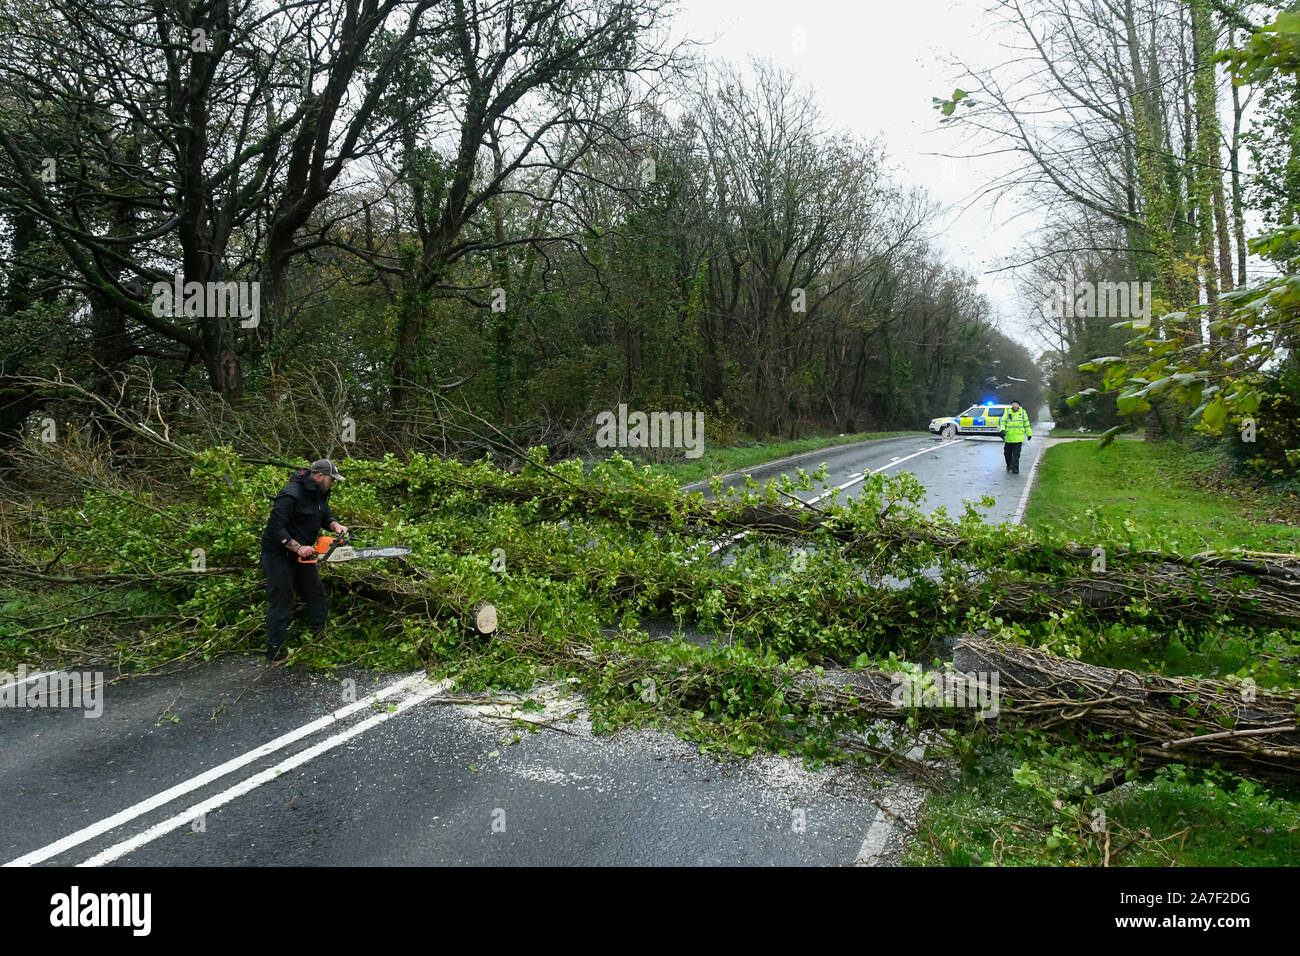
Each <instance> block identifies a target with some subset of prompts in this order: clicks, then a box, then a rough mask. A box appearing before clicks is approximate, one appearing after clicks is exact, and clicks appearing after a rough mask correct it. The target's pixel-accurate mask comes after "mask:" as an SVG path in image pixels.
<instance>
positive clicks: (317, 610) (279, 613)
mask: <svg viewBox="0 0 1300 956" xmlns="http://www.w3.org/2000/svg"><path fill="white" fill-rule="evenodd" d="M342 480H343V476H342V475H340V474H339V471H338V469H337V468H335V467H334V463H333V462H332V461H330V460H329V459H328V458H322V459H320V460H319V461H315V462H312V466H311V468H310V469H307V470H304V471H298V472H295V473H294V474H293V475H291V476H290V478H289V483H288V484H286V485H285V486H284V487H283V488H281V489H280V493H279V494H277V495H276V496H275V503H274V504H273V505H272V506H271V518H270V520H269V521H267V523H266V530H265V531H264V532H263V533H262V558H261V565H262V571H263V573H264V574H265V575H266V588H267V594H268V596H269V598H270V602H271V604H270V608H269V609H268V610H267V612H266V659H267V660H268V661H280V660H284V658H285V657H287V656H288V654H287V652H286V651H285V649H284V639H285V635H286V634H287V632H288V630H289V622H290V621H291V620H292V619H293V596H294V593H295V592H297V594H298V596H299V597H301V598H302V599H303V601H305V602H306V604H307V616H308V619H309V620H310V621H311V626H312V630H313V632H314V633H315V635H316V637H320V636H321V635H322V634H324V632H325V621H326V618H327V616H328V614H329V605H328V603H327V601H326V599H325V588H324V586H323V585H322V584H321V580H320V571H319V570H318V569H317V567H316V565H315V563H314V561H313V562H312V563H304V562H299V561H298V558H300V557H301V558H313V559H314V558H315V556H316V548H315V542H316V536H317V535H318V534H319V533H320V531H321V530H322V529H327V530H330V531H333V532H335V533H336V534H339V535H344V534H347V533H348V529H347V526H346V525H342V524H339V523H338V522H337V521H335V520H334V515H333V514H332V513H331V512H330V504H329V496H330V488H332V487H333V486H334V482H336V481H342Z"/></svg>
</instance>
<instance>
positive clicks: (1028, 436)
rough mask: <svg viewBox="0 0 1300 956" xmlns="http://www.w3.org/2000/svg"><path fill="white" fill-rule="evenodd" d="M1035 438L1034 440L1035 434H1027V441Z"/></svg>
mask: <svg viewBox="0 0 1300 956" xmlns="http://www.w3.org/2000/svg"><path fill="white" fill-rule="evenodd" d="M1033 440H1034V436H1033V435H1026V436H1025V441H1033Z"/></svg>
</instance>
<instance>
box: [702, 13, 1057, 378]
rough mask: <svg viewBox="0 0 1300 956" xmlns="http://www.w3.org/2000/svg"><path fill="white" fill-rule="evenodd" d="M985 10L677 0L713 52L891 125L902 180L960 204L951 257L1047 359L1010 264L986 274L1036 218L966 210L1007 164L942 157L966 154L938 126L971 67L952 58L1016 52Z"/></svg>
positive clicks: (878, 127) (846, 113)
mask: <svg viewBox="0 0 1300 956" xmlns="http://www.w3.org/2000/svg"><path fill="white" fill-rule="evenodd" d="M984 11H985V5H984V0H899V2H889V3H885V2H881V0H859V2H850V0H678V7H677V15H676V29H677V31H678V32H679V33H680V34H681V35H685V36H689V37H691V38H693V39H697V40H704V41H708V40H713V42H711V43H710V44H709V45H708V47H707V48H706V50H705V51H704V52H705V53H706V55H708V56H709V57H711V58H714V59H722V60H731V61H734V62H736V63H739V64H743V63H745V62H746V60H747V59H748V58H749V57H751V56H753V57H757V58H762V59H770V60H773V61H774V62H776V63H778V64H781V65H782V66H785V67H786V68H788V69H791V70H793V71H794V72H795V74H796V76H797V77H798V78H799V80H800V81H801V82H802V83H803V84H805V85H807V86H808V87H810V88H812V89H813V90H814V91H816V94H817V102H818V104H819V105H820V107H821V108H822V110H823V111H824V113H825V115H826V117H827V118H828V119H829V120H830V122H831V123H832V124H833V125H835V126H840V127H843V128H847V129H850V130H853V131H854V132H857V133H859V134H862V135H864V136H875V135H877V134H883V141H884V143H885V145H886V148H887V149H888V151H889V158H890V162H891V163H892V165H893V166H894V167H895V168H896V170H897V172H898V176H899V178H900V179H901V180H903V181H905V182H909V183H913V184H916V185H920V186H923V187H925V188H926V189H927V190H928V191H929V192H930V194H931V195H932V196H934V197H935V198H936V199H938V200H939V201H940V202H942V203H944V204H945V206H948V207H951V211H950V213H949V214H948V215H947V216H945V218H944V221H943V222H942V223H939V224H936V228H935V229H934V230H933V231H934V232H935V233H936V234H938V235H940V236H942V237H943V238H942V239H941V240H940V242H942V244H943V245H944V246H946V248H947V252H948V259H949V261H950V262H952V263H953V264H955V265H958V266H960V267H962V268H964V269H966V270H967V271H969V272H971V273H973V274H974V275H975V276H976V277H977V278H978V279H979V282H980V287H981V289H982V291H983V292H984V294H985V295H986V296H987V297H988V298H989V300H990V302H991V303H992V304H993V307H994V310H995V312H996V314H997V317H998V319H999V322H1000V325H1001V328H1002V331H1003V332H1004V333H1005V334H1007V335H1009V336H1010V337H1011V338H1014V339H1016V340H1017V341H1019V342H1021V343H1022V344H1024V345H1026V346H1028V347H1029V348H1030V351H1031V353H1032V354H1034V356H1035V357H1037V355H1038V351H1039V349H1040V348H1041V346H1039V345H1038V344H1037V343H1035V342H1033V341H1032V339H1031V337H1030V335H1029V334H1028V331H1027V323H1028V322H1030V321H1032V320H1033V316H1032V315H1028V314H1026V313H1027V312H1028V311H1029V310H1027V309H1026V308H1025V307H1024V306H1023V305H1021V304H1020V302H1019V300H1018V298H1017V296H1016V294H1015V291H1014V289H1013V287H1012V283H1011V273H1001V274H997V275H989V274H986V273H987V272H988V270H990V269H996V268H998V267H1000V266H1002V265H1005V264H1006V262H1007V261H1008V257H1009V256H1011V255H1013V254H1014V253H1015V252H1016V251H1017V247H1018V245H1019V240H1020V238H1021V237H1022V236H1024V235H1027V234H1028V233H1029V232H1030V231H1032V229H1033V228H1034V227H1035V226H1036V225H1037V222H1036V220H1033V219H1030V218H1028V217H1023V216H1022V217H1019V218H1013V213H1014V212H1015V208H1014V205H1013V204H1011V203H1008V202H1007V201H1005V200H1004V201H1003V202H1001V203H1000V204H999V206H998V208H997V210H996V212H995V211H994V210H993V209H992V206H991V202H989V201H982V202H980V203H978V204H976V205H974V206H973V207H971V208H968V209H966V210H965V211H964V212H960V213H959V212H958V209H959V207H961V206H963V205H965V201H966V200H967V198H968V196H969V194H970V193H971V192H972V191H973V190H977V189H978V188H979V187H980V186H982V185H983V184H984V182H985V181H987V180H988V179H990V178H992V175H994V174H995V173H996V169H997V167H992V166H988V165H985V163H987V162H988V161H979V162H975V161H958V162H954V161H952V160H944V159H943V158H942V157H940V156H937V155H932V154H938V153H944V152H948V153H953V154H960V153H961V152H962V148H961V145H960V136H961V134H960V132H959V131H957V130H951V129H947V128H944V127H941V126H940V125H939V122H938V121H939V119H940V116H939V114H938V113H937V112H936V111H935V110H934V108H933V105H932V104H931V100H930V98H931V97H932V96H941V97H947V96H949V95H951V93H952V91H953V89H954V87H956V86H957V85H958V81H959V79H960V76H961V70H960V68H958V67H956V66H955V65H951V61H952V60H953V59H954V58H956V59H960V60H962V61H964V62H966V63H968V64H970V65H971V66H973V67H977V68H978V67H987V66H994V65H996V64H998V63H999V62H1001V61H1002V60H1003V59H1004V58H1005V56H1006V53H1007V51H1006V50H1004V49H1002V48H1001V47H1000V46H999V44H998V42H997V40H996V38H995V37H994V35H993V33H994V31H993V29H992V23H993V21H992V20H991V19H990V18H989V17H987V15H986V14H985V12H984ZM798 31H802V33H801V34H800V33H799V32H798ZM715 38H716V39H715ZM799 39H802V45H803V51H802V52H797V51H796V46H797V45H798V40H799Z"/></svg>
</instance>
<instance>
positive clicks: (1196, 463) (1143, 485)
mask: <svg viewBox="0 0 1300 956" xmlns="http://www.w3.org/2000/svg"><path fill="white" fill-rule="evenodd" d="M1218 462H1219V458H1218V456H1217V453H1216V451H1215V450H1213V449H1208V450H1195V449H1191V448H1188V447H1187V446H1184V445H1181V444H1176V443H1172V442H1170V443H1159V444H1145V443H1142V442H1125V443H1123V444H1116V445H1112V446H1110V447H1107V448H1098V447H1097V445H1096V444H1094V443H1092V442H1072V443H1070V444H1065V445H1057V446H1054V447H1053V448H1052V449H1051V450H1050V451H1049V452H1047V456H1046V458H1045V459H1044V461H1043V465H1042V467H1041V469H1040V481H1039V485H1038V487H1037V489H1036V490H1035V492H1034V496H1033V498H1032V499H1031V500H1030V504H1029V508H1028V513H1027V516H1026V521H1027V522H1028V523H1029V524H1030V525H1031V526H1032V527H1035V528H1040V529H1044V530H1057V531H1064V532H1066V533H1068V534H1070V535H1071V536H1073V537H1074V538H1075V539H1076V540H1078V541H1080V542H1085V543H1086V542H1087V541H1088V540H1089V538H1090V535H1093V534H1095V533H1096V531H1097V529H1098V528H1099V527H1100V526H1101V525H1103V524H1106V525H1108V526H1110V527H1112V528H1121V527H1122V528H1124V529H1127V530H1128V531H1129V537H1130V539H1131V542H1132V546H1134V547H1153V548H1155V547H1165V548H1170V549H1173V550H1178V551H1181V552H1183V553H1186V554H1194V553H1198V552H1201V551H1207V550H1217V549H1226V548H1232V547H1243V548H1248V549H1251V550H1260V551H1270V552H1285V553H1293V552H1296V551H1300V526H1298V525H1300V522H1298V521H1297V520H1296V518H1295V515H1296V514H1297V513H1300V509H1297V508H1296V502H1295V500H1294V496H1290V495H1287V494H1284V493H1276V492H1268V491H1260V490H1257V489H1251V488H1249V487H1247V486H1245V485H1241V484H1228V483H1224V482H1222V481H1220V480H1218V479H1217V478H1216V477H1215V474H1216V468H1215V466H1216V465H1217V464H1218ZM1288 518H1289V519H1290V520H1287V519H1288ZM1086 656H1087V658H1088V659H1089V660H1090V661H1092V662H1094V663H1099V664H1105V665H1108V666H1112V667H1125V668H1131V669H1134V670H1139V671H1160V672H1163V673H1166V674H1181V675H1188V676H1198V677H1215V678H1222V677H1224V676H1226V675H1229V674H1235V675H1237V676H1238V677H1240V678H1242V679H1243V680H1247V679H1249V680H1250V681H1253V682H1254V684H1255V685H1257V686H1260V687H1272V688H1294V687H1296V686H1300V667H1298V666H1297V665H1298V664H1300V635H1297V634H1295V633H1293V632H1281V631H1276V632H1271V633H1265V634H1260V635H1256V636H1255V637H1254V638H1253V639H1246V638H1244V637H1242V636H1240V635H1237V634H1234V633H1233V632H1231V631H1224V632H1222V633H1219V634H1217V635H1204V634H1203V635H1201V636H1199V637H1198V638H1197V639H1195V640H1191V639H1189V635H1188V634H1187V633H1184V632H1183V629H1182V628H1181V627H1179V626H1177V625H1168V626H1162V627H1158V628H1157V627H1118V626H1116V627H1112V628H1110V629H1109V630H1108V631H1107V632H1103V633H1099V634H1098V635H1097V639H1096V642H1095V643H1094V644H1093V645H1092V646H1091V647H1090V648H1089V649H1088V653H1087V655H1086ZM1246 686H1249V685H1246ZM1243 692H1246V691H1243ZM1113 769H1114V768H1102V767H1098V766H1097V765H1096V764H1095V763H1092V762H1090V758H1088V757H1087V756H1086V755H1085V754H1083V753H1082V752H1081V751H1079V750H1076V749H1074V748H1070V747H1062V746H1059V745H1052V746H1049V745H1047V744H1046V743H1045V742H1043V741H1041V740H1037V741H1035V740H1032V739H1022V740H1017V741H1005V740H1004V741H1001V742H997V743H989V742H983V743H979V744H976V745H975V746H974V747H973V748H972V752H971V756H970V759H969V761H968V763H967V764H966V766H965V767H964V768H963V770H962V773H961V776H960V780H959V782H958V783H957V785H956V787H955V788H954V789H953V790H952V791H950V792H943V793H932V794H931V795H930V796H929V797H928V798H927V799H926V801H925V803H924V805H923V806H922V809H921V813H920V818H919V821H918V822H919V825H918V830H917V833H916V834H915V835H914V836H913V838H912V839H911V840H909V842H908V846H907V850H906V853H905V855H904V862H905V863H906V864H909V865H917V866H972V865H981V864H982V865H1018V866H1099V865H1105V866H1287V865H1292V864H1293V863H1294V861H1295V860H1296V859H1297V858H1298V857H1300V790H1297V789H1294V788H1292V789H1288V788H1280V787H1275V788H1270V787H1267V786H1265V785H1263V784H1261V783H1259V782H1257V781H1250V780H1245V779H1242V778H1240V777H1236V776H1233V775H1231V774H1226V773H1217V772H1207V771H1194V770H1189V769H1187V768H1184V767H1172V768H1166V769H1162V770H1159V771H1157V772H1155V773H1153V774H1147V775H1144V776H1143V777H1141V778H1140V779H1131V780H1129V781H1128V782H1127V783H1125V784H1123V785H1122V786H1120V787H1118V788H1116V789H1115V790H1112V791H1110V792H1108V793H1105V794H1103V795H1100V796H1094V795H1092V794H1090V793H1088V792H1087V790H1086V787H1087V786H1088V785H1089V784H1090V783H1091V784H1092V785H1095V784H1096V783H1097V782H1099V781H1100V780H1101V779H1103V778H1104V776H1105V775H1106V773H1107V772H1110V771H1113Z"/></svg>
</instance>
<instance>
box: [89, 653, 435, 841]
mask: <svg viewBox="0 0 1300 956" xmlns="http://www.w3.org/2000/svg"><path fill="white" fill-rule="evenodd" d="M451 684H452V681H451V678H446V679H444V680H440V681H438V683H436V684H429V685H428V686H427V687H425V688H422V689H421V690H420V691H418V692H417V693H415V694H412V695H411V696H410V697H407V698H406V699H405V700H403V701H401V702H400V703H399V704H397V706H396V707H395V708H394V709H393V710H391V711H384V712H383V713H381V714H375V716H373V717H369V718H367V719H365V720H363V721H362V722H361V723H359V724H357V725H356V726H355V727H349V728H348V729H347V730H345V731H343V732H341V733H338V734H335V735H334V736H333V737H328V738H326V739H325V740H322V741H321V742H320V743H317V744H313V745H312V746H310V747H308V748H307V749H306V750H301V751H299V752H298V753H296V754H294V755H293V756H292V757H289V758H288V759H286V760H282V761H280V762H279V763H278V764H276V765H275V766H274V767H268V768H267V769H265V770H263V771H262V772H261V773H257V774H254V775H253V776H251V777H249V778H248V779H246V780H241V781H240V782H239V783H237V784H235V785H234V786H233V787H231V788H230V789H228V790H224V791H222V792H221V793H219V794H217V795H216V796H215V797H209V798H208V799H207V800H204V801H203V802H202V803H196V804H195V805H194V806H192V807H190V808H189V809H188V810H184V811H182V812H180V813H178V814H176V816H174V817H171V818H170V819H168V820H163V821H162V822H161V823H156V824H154V825H153V826H151V827H150V828H149V829H148V830H145V831H144V832H143V833H140V834H137V835H136V836H133V837H132V838H131V839H129V840H123V841H122V842H121V843H118V844H115V845H113V846H110V847H109V848H108V849H106V850H102V851H101V852H99V853H96V854H95V855H94V856H92V857H91V858H90V859H89V860H87V861H86V862H84V863H78V864H77V865H78V866H103V865H104V864H105V863H112V862H113V861H114V860H118V859H121V858H122V857H124V856H126V855H127V854H128V853H133V852H135V851H136V850H138V849H140V847H142V846H144V845H145V844H146V843H152V842H153V841H154V840H156V839H158V838H159V837H160V836H164V835H165V834H168V833H171V832H172V831H173V830H179V829H180V828H181V827H184V826H188V825H189V824H190V823H191V822H193V821H194V820H195V819H196V818H197V817H199V816H200V815H201V814H205V813H210V812H211V811H213V810H216V809H218V808H219V807H222V806H224V805H225V804H227V803H230V802H231V801H232V800H235V799H237V798H239V797H242V796H243V795H244V794H246V793H251V792H252V791H253V790H256V789H257V788H258V787H260V786H261V785H262V784H264V783H269V782H270V781H272V780H274V779H276V777H278V776H280V775H281V774H285V773H288V772H289V771H290V770H294V769H296V768H298V767H301V766H302V765H303V764H305V763H306V762H307V761H309V760H312V759H314V758H315V757H319V756H320V755H321V754H323V753H325V752H326V751H329V750H333V749H334V748H335V747H337V746H339V745H340V744H345V743H347V742H348V741H349V740H351V739H352V738H353V737H356V736H358V735H359V734H364V733H365V732H366V731H367V730H369V729H370V728H371V727H377V726H379V725H380V724H382V723H384V722H385V721H388V720H391V719H392V718H394V717H396V716H397V715H398V714H400V713H402V712H403V711H406V710H409V709H410V708H412V707H414V706H415V705H416V704H419V703H422V702H423V701H426V700H428V699H429V698H430V697H435V696H437V695H438V694H440V693H442V692H443V691H444V690H446V689H447V688H448V687H450V686H451Z"/></svg>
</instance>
